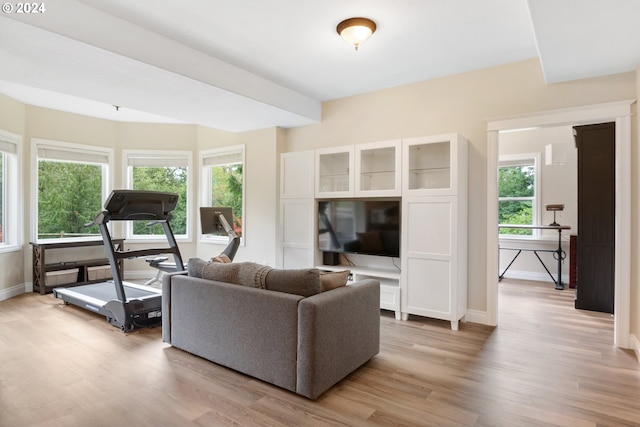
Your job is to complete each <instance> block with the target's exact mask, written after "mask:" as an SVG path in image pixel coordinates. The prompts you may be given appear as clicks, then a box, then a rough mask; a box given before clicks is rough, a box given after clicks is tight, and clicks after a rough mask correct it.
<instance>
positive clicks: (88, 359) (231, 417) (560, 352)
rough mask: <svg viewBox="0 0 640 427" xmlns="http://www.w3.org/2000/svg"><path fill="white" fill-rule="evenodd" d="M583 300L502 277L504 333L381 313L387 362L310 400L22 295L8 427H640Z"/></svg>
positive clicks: (632, 392) (10, 352)
mask: <svg viewBox="0 0 640 427" xmlns="http://www.w3.org/2000/svg"><path fill="white" fill-rule="evenodd" d="M573 297H574V293H573V291H572V290H565V291H556V290H554V289H553V285H551V284H545V283H536V282H524V281H510V282H508V281H506V280H505V281H503V282H502V283H501V284H500V316H499V326H498V327H497V328H490V327H486V326H481V325H477V324H471V323H464V324H462V325H461V328H460V330H459V331H456V332H454V331H451V330H450V328H449V324H448V323H447V322H441V321H436V320H431V319H424V318H419V317H411V318H410V319H409V321H406V322H403V321H397V320H395V319H394V318H393V315H392V314H391V313H388V312H384V311H383V312H382V316H381V333H382V337H381V350H380V354H379V355H377V356H376V357H374V358H373V359H372V360H371V361H369V362H368V363H367V364H365V365H364V366H363V367H362V368H360V369H359V370H357V371H356V372H354V373H353V374H351V375H350V376H348V377H347V378H346V379H344V380H343V381H341V382H340V383H338V384H337V385H336V386H334V387H333V388H332V389H330V390H329V391H328V392H326V393H325V394H324V395H323V396H321V397H320V399H318V400H317V401H310V400H308V399H305V398H302V397H299V396H297V395H295V394H293V393H290V392H287V391H284V390H281V389H278V388H276V387H274V386H271V385H269V384H266V383H262V382H260V381H257V380H254V379H252V378H250V377H248V376H245V375H242V374H239V373H236V372H233V371H231V370H228V369H226V368H223V367H220V366H217V365H215V364H213V363H210V362H208V361H206V360H203V359H200V358H198V357H195V356H192V355H190V354H187V353H185V352H183V351H180V350H177V349H175V348H172V347H170V346H168V345H166V344H163V343H162V342H161V339H160V334H161V330H160V329H159V328H156V329H143V330H139V331H137V332H134V333H132V334H123V333H122V332H120V331H119V330H118V329H116V328H114V327H112V326H110V325H108V324H107V323H106V321H105V319H104V317H102V316H99V315H95V314H93V313H90V312H88V311H85V310H82V309H79V308H77V307H74V306H69V305H64V304H62V303H61V301H60V300H56V299H54V298H53V297H52V296H51V295H46V296H41V295H37V294H25V295H21V296H18V297H15V298H12V299H9V300H6V301H3V302H0V426H2V427H5V426H7V427H26V426H109V427H115V426H154V427H159V426H217V425H237V426H281V425H286V426H291V425H295V426H320V425H342V426H345V425H347V426H360V425H381V426H401V425H404V426H409V425H411V426H509V427H513V426H547V425H550V426H572V427H573V426H639V425H640V367H639V364H638V360H637V359H636V357H635V355H634V354H633V352H630V351H625V350H621V349H618V348H615V347H614V346H613V320H612V318H611V316H610V315H606V314H601V313H594V312H587V311H578V310H575V309H574V308H573Z"/></svg>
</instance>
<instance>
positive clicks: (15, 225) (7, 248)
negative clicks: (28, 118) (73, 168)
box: [0, 129, 24, 253]
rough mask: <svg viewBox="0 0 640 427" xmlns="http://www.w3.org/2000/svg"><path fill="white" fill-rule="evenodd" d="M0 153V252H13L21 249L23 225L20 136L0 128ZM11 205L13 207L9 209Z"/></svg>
mask: <svg viewBox="0 0 640 427" xmlns="http://www.w3.org/2000/svg"><path fill="white" fill-rule="evenodd" d="M0 155H1V156H3V162H2V167H3V169H4V170H3V172H2V182H1V183H0V185H2V186H3V190H2V197H4V200H3V202H2V210H3V212H2V221H3V223H4V224H3V225H4V226H3V227H2V233H3V241H2V242H0V253H5V252H15V251H18V250H21V249H22V242H23V227H22V217H23V215H22V212H23V205H24V203H23V201H22V200H20V198H19V195H20V194H24V192H23V191H22V181H23V180H22V179H21V176H20V173H21V167H20V165H21V164H22V136H21V135H17V134H14V133H11V132H8V131H5V130H2V129H0ZM9 206H12V207H15V209H9V208H8V207H9Z"/></svg>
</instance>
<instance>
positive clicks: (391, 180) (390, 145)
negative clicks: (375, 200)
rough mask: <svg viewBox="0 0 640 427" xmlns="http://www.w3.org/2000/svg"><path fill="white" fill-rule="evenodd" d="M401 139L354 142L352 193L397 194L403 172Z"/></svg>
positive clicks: (365, 195) (366, 194) (400, 189)
mask: <svg viewBox="0 0 640 427" xmlns="http://www.w3.org/2000/svg"><path fill="white" fill-rule="evenodd" d="M400 167H401V141H400V140H399V139H396V140H391V141H380V142H373V143H368V144H359V145H356V146H355V195H356V196H357V197H386V196H399V195H400V193H401V191H402V188H401V180H402V176H401V174H400Z"/></svg>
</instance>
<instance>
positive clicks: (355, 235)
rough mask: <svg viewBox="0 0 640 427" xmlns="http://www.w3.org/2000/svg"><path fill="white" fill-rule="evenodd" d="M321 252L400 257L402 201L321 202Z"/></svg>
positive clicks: (345, 200) (335, 200)
mask: <svg viewBox="0 0 640 427" xmlns="http://www.w3.org/2000/svg"><path fill="white" fill-rule="evenodd" d="M318 249H320V250H321V251H324V252H351V253H358V254H367V255H382V256H390V257H399V256H400V200H397V199H333V200H321V201H318Z"/></svg>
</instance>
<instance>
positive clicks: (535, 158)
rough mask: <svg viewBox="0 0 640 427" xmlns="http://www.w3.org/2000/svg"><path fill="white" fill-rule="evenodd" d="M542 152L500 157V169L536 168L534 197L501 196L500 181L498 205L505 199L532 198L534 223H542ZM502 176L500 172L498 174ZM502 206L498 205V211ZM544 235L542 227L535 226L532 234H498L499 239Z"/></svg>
mask: <svg viewBox="0 0 640 427" xmlns="http://www.w3.org/2000/svg"><path fill="white" fill-rule="evenodd" d="M540 158H541V156H540V153H521V154H503V155H500V156H499V157H498V169H500V168H502V167H509V166H533V168H534V174H533V176H534V183H533V194H534V195H533V197H500V184H499V183H498V201H497V203H498V205H499V204H500V202H503V201H510V200H512V201H527V200H531V203H532V209H531V210H532V216H533V218H532V219H531V222H532V225H540V218H541V215H540V201H541V200H542V195H541V194H540V188H541V185H540V176H541V172H540ZM497 175H498V176H500V174H499V173H498V174H497ZM499 211H500V208H499V207H498V212H499ZM541 236H542V232H541V230H540V229H537V228H534V229H532V230H531V235H529V236H527V235H521V234H498V238H499V239H503V240H504V239H514V240H538V239H540V237H541Z"/></svg>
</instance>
